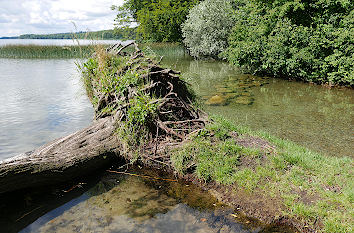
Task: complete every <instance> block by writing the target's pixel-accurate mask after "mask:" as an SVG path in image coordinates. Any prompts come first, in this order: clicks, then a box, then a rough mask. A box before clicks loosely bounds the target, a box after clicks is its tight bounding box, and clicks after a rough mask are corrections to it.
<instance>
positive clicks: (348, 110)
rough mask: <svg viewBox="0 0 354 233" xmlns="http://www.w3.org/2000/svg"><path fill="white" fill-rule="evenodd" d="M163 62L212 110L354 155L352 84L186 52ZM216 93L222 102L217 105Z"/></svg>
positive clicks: (318, 146) (323, 150) (252, 125)
mask: <svg viewBox="0 0 354 233" xmlns="http://www.w3.org/2000/svg"><path fill="white" fill-rule="evenodd" d="M164 62H165V64H166V65H168V66H171V67H172V68H175V69H177V70H180V71H181V72H182V76H183V77H184V78H185V79H186V80H188V81H189V82H190V83H192V85H193V87H194V88H195V90H196V92H197V93H198V94H199V95H200V96H201V97H202V102H203V103H206V105H205V110H206V111H207V112H208V113H212V114H219V115H222V116H224V117H226V118H227V119H230V120H231V121H233V122H234V123H236V124H241V125H245V126H248V127H250V128H251V129H253V130H257V131H259V130H261V131H267V132H270V133H271V134H272V135H276V136H278V137H281V138H284V139H290V140H292V141H294V142H296V143H298V144H300V145H303V146H305V147H308V148H310V149H312V150H314V151H318V152H321V153H323V154H327V155H332V156H354V90H352V89H346V88H332V89H329V88H326V87H323V86H319V85H311V84H308V83H302V82H295V81H287V80H282V79H275V78H267V77H255V76H252V75H245V74H241V73H240V72H239V71H238V70H237V69H235V68H233V67H231V66H229V65H228V64H226V63H223V62H217V61H194V60H191V59H190V58H189V57H188V56H185V57H183V56H180V57H179V59H173V58H172V57H166V59H165V61H164ZM216 95H217V96H219V97H221V98H222V99H223V100H224V101H223V102H220V103H216V104H214V105H213V104H211V103H213V102H210V101H211V100H212V99H211V98H212V97H215V96H216ZM219 99H220V98H219ZM208 104H209V105H208ZM210 104H211V105H210Z"/></svg>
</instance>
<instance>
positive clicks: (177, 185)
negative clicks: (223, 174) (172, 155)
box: [0, 167, 293, 232]
mask: <svg viewBox="0 0 354 233" xmlns="http://www.w3.org/2000/svg"><path fill="white" fill-rule="evenodd" d="M112 169H113V170H114V168H112ZM125 172H126V173H130V174H136V175H137V176H132V175H127V174H114V173H110V172H107V171H100V172H96V173H95V174H92V175H91V176H90V177H86V178H80V179H77V180H75V181H72V182H69V183H67V184H65V185H59V186H56V187H46V188H39V189H36V190H27V191H21V192H16V193H12V194H10V195H3V196H0V199H1V202H0V203H1V210H2V212H1V214H0V219H1V220H0V226H1V229H0V231H1V232H18V231H21V232H293V231H291V230H290V229H289V228H281V227H283V226H265V225H263V224H262V223H261V222H259V221H257V220H256V219H251V218H247V217H246V216H244V215H242V214H240V213H237V211H235V210H233V209H232V208H230V207H228V206H225V205H223V204H222V203H220V202H218V201H217V200H216V199H215V198H214V197H212V196H211V195H210V194H209V193H208V192H207V191H203V190H202V189H200V188H198V187H196V186H195V185H193V184H190V183H186V182H183V181H178V182H173V181H165V180H156V179H154V178H144V177H142V175H144V176H149V177H164V178H168V179H173V177H170V176H168V175H166V174H164V173H163V172H161V171H156V170H151V169H143V168H138V167H131V168H129V169H128V170H125ZM78 184H80V185H78ZM65 191H68V192H65ZM280 229H281V230H280Z"/></svg>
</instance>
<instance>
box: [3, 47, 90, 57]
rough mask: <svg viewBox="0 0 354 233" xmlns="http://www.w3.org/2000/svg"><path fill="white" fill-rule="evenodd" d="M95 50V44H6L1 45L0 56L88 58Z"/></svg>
mask: <svg viewBox="0 0 354 233" xmlns="http://www.w3.org/2000/svg"><path fill="white" fill-rule="evenodd" d="M93 50H94V46H93V45H81V46H79V45H72V46H56V45H5V46H0V58H26V59H34V58H39V59H48V58H55V59H58V58H88V57H89V56H90V55H91V54H92V52H93Z"/></svg>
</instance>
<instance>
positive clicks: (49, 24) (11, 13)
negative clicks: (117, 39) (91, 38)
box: [0, 0, 123, 37]
mask: <svg viewBox="0 0 354 233" xmlns="http://www.w3.org/2000/svg"><path fill="white" fill-rule="evenodd" d="M122 2H123V0H0V37H2V36H17V35H21V34H30V33H32V34H46V33H58V32H75V31H86V30H89V31H97V30H103V29H112V28H113V23H114V18H115V15H116V13H115V12H114V11H112V10H111V6H112V5H120V4H122ZM73 22H74V23H75V24H76V26H77V29H75V26H74V25H73Z"/></svg>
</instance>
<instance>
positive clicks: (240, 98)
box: [233, 96, 253, 105]
mask: <svg viewBox="0 0 354 233" xmlns="http://www.w3.org/2000/svg"><path fill="white" fill-rule="evenodd" d="M233 102H234V103H236V104H243V105H251V104H252V103H253V98H250V97H249V96H238V97H237V98H235V99H234V101H233Z"/></svg>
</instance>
